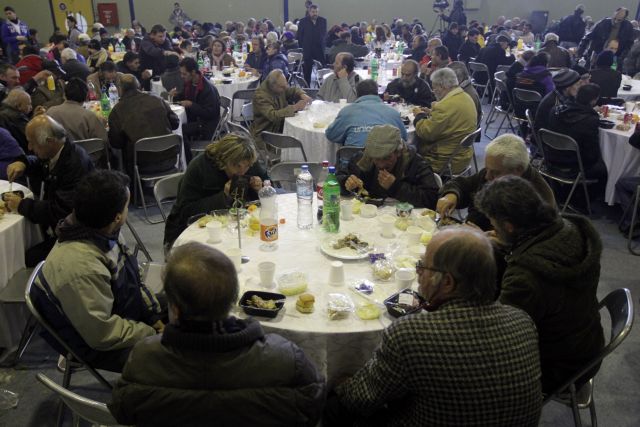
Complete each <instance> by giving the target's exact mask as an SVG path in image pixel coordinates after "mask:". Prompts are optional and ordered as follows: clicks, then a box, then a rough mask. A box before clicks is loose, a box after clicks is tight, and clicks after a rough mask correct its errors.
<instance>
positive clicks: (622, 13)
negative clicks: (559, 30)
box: [577, 7, 635, 64]
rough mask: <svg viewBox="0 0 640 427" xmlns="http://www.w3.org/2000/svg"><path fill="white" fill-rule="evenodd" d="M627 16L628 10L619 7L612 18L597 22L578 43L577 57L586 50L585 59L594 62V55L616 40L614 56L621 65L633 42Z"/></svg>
mask: <svg viewBox="0 0 640 427" xmlns="http://www.w3.org/2000/svg"><path fill="white" fill-rule="evenodd" d="M628 16H629V10H628V9H625V8H624V7H619V8H618V9H616V12H615V14H614V15H613V17H611V18H604V19H602V20H600V21H598V22H597V23H596V25H595V26H594V27H593V29H592V30H591V32H590V33H588V34H587V35H586V36H584V38H583V39H582V41H581V42H580V47H579V48H578V54H577V55H578V57H581V56H582V55H583V54H584V53H585V51H586V50H587V48H588V49H589V50H588V52H587V59H588V60H589V59H591V60H594V59H595V55H597V54H599V53H600V52H602V51H603V50H605V49H607V47H608V43H609V42H611V41H613V40H616V41H617V42H618V48H617V49H616V50H615V54H616V57H617V58H618V62H619V63H620V64H622V62H623V61H624V58H625V56H627V53H628V52H629V49H631V46H632V45H633V41H634V40H635V36H634V33H633V25H631V22H629V21H628V20H627V17H628Z"/></svg>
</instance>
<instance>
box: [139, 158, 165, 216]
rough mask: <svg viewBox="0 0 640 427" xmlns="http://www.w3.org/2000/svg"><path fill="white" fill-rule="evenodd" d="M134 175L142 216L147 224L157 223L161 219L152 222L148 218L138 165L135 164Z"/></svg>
mask: <svg viewBox="0 0 640 427" xmlns="http://www.w3.org/2000/svg"><path fill="white" fill-rule="evenodd" d="M135 175H136V177H135V178H136V184H137V186H138V194H139V196H140V201H141V202H142V209H143V210H144V218H145V219H146V220H147V222H148V223H149V224H158V223H160V222H162V221H157V222H153V221H151V219H149V212H147V203H146V202H145V201H144V192H143V189H142V180H141V179H140V173H139V172H138V166H135Z"/></svg>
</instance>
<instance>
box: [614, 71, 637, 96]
mask: <svg viewBox="0 0 640 427" xmlns="http://www.w3.org/2000/svg"><path fill="white" fill-rule="evenodd" d="M624 85H631V90H624V89H623V88H622V87H623V86H624ZM618 98H622V99H624V100H625V101H635V100H637V99H640V80H633V79H632V78H630V77H626V76H623V77H622V83H620V88H619V89H618Z"/></svg>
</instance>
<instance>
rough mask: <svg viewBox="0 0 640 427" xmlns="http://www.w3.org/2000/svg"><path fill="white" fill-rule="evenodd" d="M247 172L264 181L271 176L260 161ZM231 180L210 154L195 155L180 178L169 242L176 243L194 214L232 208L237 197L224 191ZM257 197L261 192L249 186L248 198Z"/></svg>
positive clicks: (166, 237) (167, 232)
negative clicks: (229, 195) (258, 192)
mask: <svg viewBox="0 0 640 427" xmlns="http://www.w3.org/2000/svg"><path fill="white" fill-rule="evenodd" d="M245 175H246V176H248V177H252V176H259V177H260V178H261V179H263V180H265V179H269V178H268V176H267V173H266V171H264V170H263V169H262V168H261V167H260V165H259V164H258V163H255V164H254V165H253V166H251V168H249V170H248V171H247V173H246V174H245ZM227 181H229V177H228V176H227V174H226V172H225V171H224V170H222V169H220V168H219V167H218V166H217V165H216V163H215V161H213V160H212V159H211V158H209V156H208V155H207V154H206V153H204V154H202V155H200V156H197V157H196V158H194V159H193V160H192V161H191V162H190V163H189V166H188V167H187V171H186V172H185V174H184V177H183V178H182V180H181V181H180V184H179V186H178V197H177V199H176V202H175V204H174V205H173V208H172V209H171V213H170V214H169V217H168V218H167V224H166V226H165V231H164V241H165V243H171V244H173V242H174V240H176V239H177V238H178V236H179V235H180V233H182V232H183V231H184V229H185V228H187V220H188V219H189V218H190V217H192V216H193V215H197V214H201V213H209V212H211V211H213V210H216V209H228V208H230V207H231V203H232V202H233V200H232V199H231V198H230V197H228V196H227V195H226V194H225V193H224V186H225V184H226V183H227ZM256 199H258V194H257V193H256V192H255V191H254V190H253V189H251V188H249V189H248V194H246V195H245V200H247V201H249V200H256Z"/></svg>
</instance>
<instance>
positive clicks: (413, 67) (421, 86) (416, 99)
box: [383, 59, 436, 107]
mask: <svg viewBox="0 0 640 427" xmlns="http://www.w3.org/2000/svg"><path fill="white" fill-rule="evenodd" d="M419 72H420V66H419V65H418V63H417V62H416V61H414V60H413V59H407V60H406V61H404V62H403V63H402V67H400V77H398V78H396V79H393V80H392V81H391V82H389V84H388V85H387V89H386V90H385V92H384V95H383V98H384V100H385V101H391V100H394V99H397V98H400V99H402V101H403V102H405V103H407V104H411V105H419V106H421V107H431V103H432V102H433V101H435V99H436V98H435V96H434V95H433V92H432V91H431V88H430V87H429V85H428V84H427V82H425V81H424V80H423V79H421V78H420V77H418V73H419Z"/></svg>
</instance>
